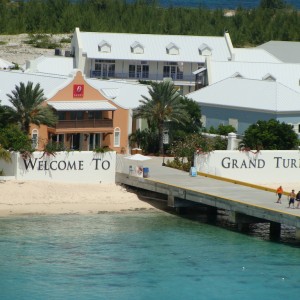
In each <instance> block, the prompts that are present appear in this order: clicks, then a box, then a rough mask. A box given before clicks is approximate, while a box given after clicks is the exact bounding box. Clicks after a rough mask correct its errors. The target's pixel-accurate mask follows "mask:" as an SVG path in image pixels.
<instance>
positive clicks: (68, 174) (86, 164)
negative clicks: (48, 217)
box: [0, 151, 116, 183]
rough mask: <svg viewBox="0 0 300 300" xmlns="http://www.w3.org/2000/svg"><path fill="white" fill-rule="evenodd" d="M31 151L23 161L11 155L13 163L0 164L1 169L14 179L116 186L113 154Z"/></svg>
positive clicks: (114, 154) (1, 162) (16, 155)
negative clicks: (46, 153) (48, 154)
mask: <svg viewBox="0 0 300 300" xmlns="http://www.w3.org/2000/svg"><path fill="white" fill-rule="evenodd" d="M43 154H44V152H34V153H33V155H32V156H31V157H30V158H28V159H26V160H24V159H23V158H22V156H21V155H20V154H19V153H13V154H12V163H11V164H6V163H4V162H3V161H2V160H1V161H0V170H1V169H3V170H4V173H5V175H6V176H15V178H16V179H17V180H53V181H60V182H81V183H115V170H116V152H113V151H111V152H106V153H99V154H98V153H94V152H91V151H84V152H77V151H74V152H57V153H56V154H55V156H52V155H51V156H47V155H43Z"/></svg>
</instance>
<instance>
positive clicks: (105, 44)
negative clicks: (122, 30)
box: [98, 40, 111, 53]
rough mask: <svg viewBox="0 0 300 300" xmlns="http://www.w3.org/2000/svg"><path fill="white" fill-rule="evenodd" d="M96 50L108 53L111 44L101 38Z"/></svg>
mask: <svg viewBox="0 0 300 300" xmlns="http://www.w3.org/2000/svg"><path fill="white" fill-rule="evenodd" d="M98 51H100V52H107V53H110V52H111V44H109V43H108V42H107V41H104V40H103V41H102V42H100V43H99V45H98Z"/></svg>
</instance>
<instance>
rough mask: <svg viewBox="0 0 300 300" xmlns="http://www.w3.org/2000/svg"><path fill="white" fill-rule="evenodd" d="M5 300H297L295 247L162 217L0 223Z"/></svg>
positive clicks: (299, 277)
mask: <svg viewBox="0 0 300 300" xmlns="http://www.w3.org/2000/svg"><path fill="white" fill-rule="evenodd" d="M0 251H1V256H0V293H1V300H5V299H231V300H234V299H244V300H247V299H251V300H253V299H264V300H266V299H272V300H276V299H280V300H282V299H297V298H298V297H299V292H300V265H299V262H300V247H299V246H297V245H294V246H292V245H288V244H282V243H274V242H270V241H264V240H262V239H261V238H260V237H258V236H255V235H254V236H248V235H244V234H240V233H237V232H233V231H229V230H227V229H223V228H220V227H216V226H212V225H208V224H203V223H200V222H198V221H192V220H187V219H183V218H181V217H178V216H174V215H170V214H167V213H165V212H130V213H122V214H121V213H109V214H98V215H91V216H79V215H60V216H28V217H18V218H2V219H0Z"/></svg>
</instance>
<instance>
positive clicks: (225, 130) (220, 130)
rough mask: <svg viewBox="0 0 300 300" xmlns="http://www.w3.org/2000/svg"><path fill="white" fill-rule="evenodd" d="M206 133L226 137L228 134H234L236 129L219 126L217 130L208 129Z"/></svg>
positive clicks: (229, 126)
mask: <svg viewBox="0 0 300 300" xmlns="http://www.w3.org/2000/svg"><path fill="white" fill-rule="evenodd" d="M208 132H209V133H212V134H219V135H228V133H230V132H236V129H235V128H234V127H233V126H232V125H223V124H220V125H219V126H218V128H217V129H215V128H214V127H210V128H209V130H208Z"/></svg>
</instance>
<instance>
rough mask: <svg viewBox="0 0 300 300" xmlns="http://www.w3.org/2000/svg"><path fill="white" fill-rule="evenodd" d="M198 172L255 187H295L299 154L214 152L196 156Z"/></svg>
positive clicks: (296, 152) (297, 179) (299, 171)
mask: <svg viewBox="0 0 300 300" xmlns="http://www.w3.org/2000/svg"><path fill="white" fill-rule="evenodd" d="M195 166H196V168H197V171H199V172H203V173H207V174H212V175H217V176H221V177H225V178H230V179H233V180H239V181H245V182H249V183H254V184H262V185H265V184H266V185H270V184H272V183H274V184H275V183H280V184H284V185H290V184H298V186H296V185H295V188H296V189H298V188H300V181H299V178H300V176H299V175H300V151H297V150H290V151H271V150H262V151H259V152H257V153H256V152H255V151H253V152H251V151H248V152H246V151H235V150H233V151H221V150H219V151H213V152H210V153H207V154H200V155H196V157H195Z"/></svg>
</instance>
